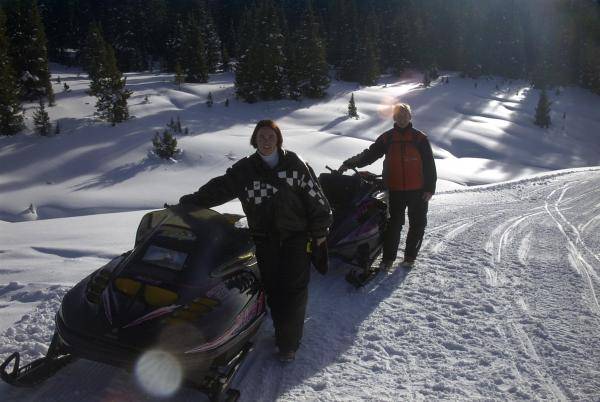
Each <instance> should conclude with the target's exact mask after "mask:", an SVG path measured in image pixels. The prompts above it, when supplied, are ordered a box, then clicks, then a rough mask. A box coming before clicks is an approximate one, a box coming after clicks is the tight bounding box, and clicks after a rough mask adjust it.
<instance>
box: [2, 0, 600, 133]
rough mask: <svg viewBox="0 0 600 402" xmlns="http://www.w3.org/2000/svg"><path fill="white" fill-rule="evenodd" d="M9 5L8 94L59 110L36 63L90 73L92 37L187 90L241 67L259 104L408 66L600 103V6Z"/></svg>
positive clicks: (427, 2)
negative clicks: (554, 89)
mask: <svg viewBox="0 0 600 402" xmlns="http://www.w3.org/2000/svg"><path fill="white" fill-rule="evenodd" d="M36 5H37V6H38V7H36ZM2 6H3V9H4V12H5V14H6V15H7V18H6V19H5V22H4V24H3V28H2V29H3V30H4V32H3V38H2V37H0V58H2V57H3V56H2V55H3V54H4V53H5V54H6V55H7V56H6V57H4V58H2V60H0V69H1V71H0V74H5V75H6V74H8V75H6V77H11V76H12V77H14V80H13V81H15V80H16V81H17V86H18V89H14V88H13V89H2V90H1V91H2V94H0V96H2V97H3V99H9V98H11V96H13V97H14V95H10V94H14V93H18V98H19V99H32V98H35V97H46V98H48V101H49V102H52V100H51V99H52V96H53V94H52V93H51V92H52V91H51V86H49V85H48V83H47V82H48V79H47V78H46V77H47V76H48V75H49V74H48V71H47V62H46V64H45V65H46V67H44V63H43V62H40V60H42V59H43V58H41V57H36V56H34V54H38V53H40V52H42V53H43V52H44V51H45V52H47V55H48V56H49V57H50V59H51V60H53V61H57V62H60V63H63V64H67V65H78V66H82V67H83V68H84V69H85V70H86V71H88V72H90V70H93V69H94V67H92V66H91V64H90V60H91V59H90V56H89V55H90V53H91V52H93V51H92V47H91V46H92V45H93V41H92V40H90V36H91V35H94V34H95V35H99V36H100V37H101V38H102V41H103V42H104V43H106V44H107V46H110V47H111V49H112V53H113V55H112V56H111V57H112V58H114V62H115V63H116V64H115V69H116V70H118V71H142V70H152V71H164V72H174V73H176V77H177V79H178V80H179V83H182V82H206V81H207V79H208V74H209V73H211V72H217V71H224V70H228V69H230V68H233V69H234V70H235V73H236V78H235V84H236V93H237V95H238V97H240V98H241V99H242V100H244V101H248V102H254V101H259V100H270V99H281V98H291V99H299V98H302V97H311V98H319V97H322V96H324V95H325V94H326V91H327V88H328V85H329V79H330V77H334V78H336V79H342V80H348V81H355V82H358V83H360V84H362V85H372V84H374V83H375V82H376V80H377V77H378V76H379V75H380V74H381V73H392V74H398V75H399V74H401V73H402V72H403V71H405V70H407V69H419V70H421V71H425V72H430V71H436V70H439V69H444V70H455V71H460V72H461V73H462V74H463V75H464V76H469V77H478V76H481V75H500V76H504V77H507V78H515V79H517V78H518V79H528V80H529V81H530V82H532V83H533V84H534V85H535V86H536V87H539V88H546V87H551V86H555V85H578V86H582V87H584V88H589V89H591V90H592V91H594V92H596V93H599V94H600V4H599V2H597V1H592V0H590V1H583V0H527V1H521V0H365V1H359V0H303V1H302V0H39V1H35V0H4V1H2ZM34 10H35V11H34ZM0 34H2V32H0ZM0 36H1V35H0ZM46 38H47V44H46ZM44 44H45V45H44ZM2 52H4V53H2ZM36 52H37V53H36ZM109 53H110V52H109ZM109 58H110V57H109ZM3 60H10V61H9V62H4V61H3ZM46 60H47V59H46ZM92 61H93V60H92ZM36 63H37V64H39V65H38V66H36ZM8 65H10V68H9V69H8V70H7V69H6V68H5V67H6V66H8ZM25 66H27V67H26V68H25ZM11 69H12V70H11ZM5 70H6V71H5ZM9 70H10V71H9ZM332 70H333V72H334V74H333V75H331V74H330V72H331V71H332ZM11 74H12V75H11ZM91 76H92V74H91V75H90V77H91ZM9 81H10V80H9ZM3 82H7V80H6V79H5V80H3ZM15 91H16V92H15ZM2 102H3V104H9V103H10V102H8V103H7V101H6V100H3V101H2ZM13 126H14V127H16V126H18V124H17V125H16V126H15V125H14V124H13ZM3 132H4V131H3Z"/></svg>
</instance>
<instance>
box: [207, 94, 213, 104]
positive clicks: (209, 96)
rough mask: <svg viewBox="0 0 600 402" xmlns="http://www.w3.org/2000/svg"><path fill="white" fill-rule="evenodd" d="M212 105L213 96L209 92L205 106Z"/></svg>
mask: <svg viewBox="0 0 600 402" xmlns="http://www.w3.org/2000/svg"><path fill="white" fill-rule="evenodd" d="M212 105H213V96H212V92H209V93H208V96H207V98H206V106H207V107H212Z"/></svg>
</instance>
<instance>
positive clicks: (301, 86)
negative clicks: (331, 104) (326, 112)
mask: <svg viewBox="0 0 600 402" xmlns="http://www.w3.org/2000/svg"><path fill="white" fill-rule="evenodd" d="M288 49H289V50H288V57H289V58H290V63H289V67H288V77H289V83H290V88H289V92H290V97H291V98H292V99H295V98H299V97H300V96H302V95H303V96H307V97H309V98H322V97H324V96H325V94H326V91H327V88H328V87H329V75H328V66H327V62H326V60H325V46H324V43H323V40H322V39H321V37H320V35H319V26H318V24H317V21H316V18H315V16H314V13H313V10H312V8H311V7H310V3H308V6H307V8H306V10H304V12H303V14H302V20H301V22H300V26H299V28H298V30H297V32H296V33H295V35H294V38H293V40H292V43H291V45H290V46H288Z"/></svg>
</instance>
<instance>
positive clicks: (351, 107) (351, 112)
mask: <svg viewBox="0 0 600 402" xmlns="http://www.w3.org/2000/svg"><path fill="white" fill-rule="evenodd" d="M348 116H349V117H353V118H355V119H358V110H357V109H356V104H355V103H354V94H352V95H350V102H348Z"/></svg>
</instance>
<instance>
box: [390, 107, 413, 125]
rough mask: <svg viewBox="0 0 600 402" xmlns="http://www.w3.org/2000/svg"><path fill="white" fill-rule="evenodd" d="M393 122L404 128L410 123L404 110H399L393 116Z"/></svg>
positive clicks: (408, 115)
mask: <svg viewBox="0 0 600 402" xmlns="http://www.w3.org/2000/svg"><path fill="white" fill-rule="evenodd" d="M394 121H395V122H396V124H398V125H399V126H400V127H402V128H404V127H406V126H408V123H410V114H409V113H408V111H406V109H400V110H398V113H397V114H396V116H394Z"/></svg>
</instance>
